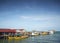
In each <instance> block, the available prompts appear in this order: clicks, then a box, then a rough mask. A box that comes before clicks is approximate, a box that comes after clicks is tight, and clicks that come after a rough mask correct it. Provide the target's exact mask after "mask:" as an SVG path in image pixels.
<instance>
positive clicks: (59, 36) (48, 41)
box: [0, 32, 60, 43]
mask: <svg viewBox="0 0 60 43" xmlns="http://www.w3.org/2000/svg"><path fill="white" fill-rule="evenodd" d="M0 43H60V32H56V33H55V34H53V35H40V36H35V37H29V38H27V39H23V40H7V39H6V40H5V39H0Z"/></svg>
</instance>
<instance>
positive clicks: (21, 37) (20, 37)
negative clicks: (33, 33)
mask: <svg viewBox="0 0 60 43" xmlns="http://www.w3.org/2000/svg"><path fill="white" fill-rule="evenodd" d="M25 38H28V36H19V37H18V36H14V37H10V36H9V37H8V39H25Z"/></svg>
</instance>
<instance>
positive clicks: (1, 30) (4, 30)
mask: <svg viewBox="0 0 60 43" xmlns="http://www.w3.org/2000/svg"><path fill="white" fill-rule="evenodd" d="M0 32H16V30H15V29H0Z"/></svg>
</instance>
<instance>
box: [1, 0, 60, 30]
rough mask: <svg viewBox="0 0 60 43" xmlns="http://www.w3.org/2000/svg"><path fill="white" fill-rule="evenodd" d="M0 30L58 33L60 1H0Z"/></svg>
mask: <svg viewBox="0 0 60 43" xmlns="http://www.w3.org/2000/svg"><path fill="white" fill-rule="evenodd" d="M0 28H11V29H14V28H16V29H25V30H28V31H31V30H38V31H43V30H52V29H54V30H59V31H60V0H0Z"/></svg>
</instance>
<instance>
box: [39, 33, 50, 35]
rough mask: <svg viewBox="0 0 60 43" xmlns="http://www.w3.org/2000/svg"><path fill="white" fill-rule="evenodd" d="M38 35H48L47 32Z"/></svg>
mask: <svg viewBox="0 0 60 43" xmlns="http://www.w3.org/2000/svg"><path fill="white" fill-rule="evenodd" d="M40 34H41V35H48V34H49V32H41V33H40Z"/></svg>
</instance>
